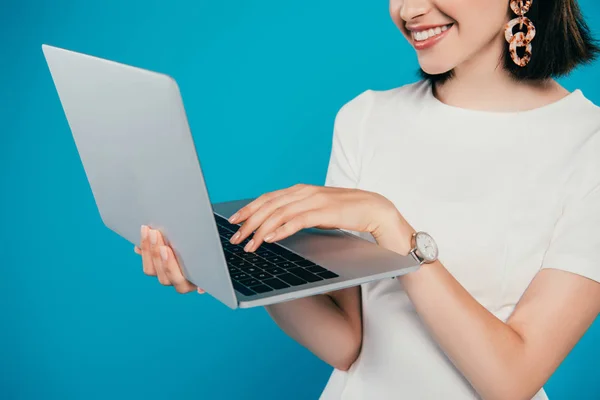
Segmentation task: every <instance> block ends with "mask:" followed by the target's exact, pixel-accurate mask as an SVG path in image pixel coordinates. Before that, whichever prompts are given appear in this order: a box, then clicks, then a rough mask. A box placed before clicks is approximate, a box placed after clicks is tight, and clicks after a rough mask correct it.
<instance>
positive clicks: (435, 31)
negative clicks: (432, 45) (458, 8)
mask: <svg viewBox="0 0 600 400" xmlns="http://www.w3.org/2000/svg"><path fill="white" fill-rule="evenodd" d="M452 25H453V24H448V25H444V26H437V27H435V28H429V29H424V30H422V31H411V36H412V38H413V40H414V41H415V42H423V41H425V40H427V39H432V38H435V37H436V36H439V35H441V34H442V33H444V32H446V31H447V30H448V29H450V28H451V27H452Z"/></svg>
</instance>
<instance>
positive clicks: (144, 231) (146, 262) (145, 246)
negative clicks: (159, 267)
mask: <svg viewBox="0 0 600 400" xmlns="http://www.w3.org/2000/svg"><path fill="white" fill-rule="evenodd" d="M149 233H150V228H148V227H147V226H146V225H142V228H141V235H142V241H141V243H140V244H141V246H142V266H143V269H144V273H145V274H146V275H148V276H156V268H155V267H154V263H153V262H152V257H151V255H150V240H149Z"/></svg>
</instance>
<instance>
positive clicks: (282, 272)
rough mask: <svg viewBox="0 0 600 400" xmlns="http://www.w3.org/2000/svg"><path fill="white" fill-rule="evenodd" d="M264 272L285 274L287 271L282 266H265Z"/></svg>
mask: <svg viewBox="0 0 600 400" xmlns="http://www.w3.org/2000/svg"><path fill="white" fill-rule="evenodd" d="M265 272H268V273H269V274H271V275H281V274H285V273H286V272H287V271H286V270H285V269H283V268H277V267H272V268H265Z"/></svg>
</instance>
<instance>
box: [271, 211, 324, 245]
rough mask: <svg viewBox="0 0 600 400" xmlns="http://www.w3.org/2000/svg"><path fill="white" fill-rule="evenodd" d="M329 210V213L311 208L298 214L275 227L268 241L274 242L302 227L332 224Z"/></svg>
mask: <svg viewBox="0 0 600 400" xmlns="http://www.w3.org/2000/svg"><path fill="white" fill-rule="evenodd" d="M332 221H333V220H332V218H331V211H329V213H328V212H327V211H323V210H311V211H307V212H305V213H302V214H299V215H297V216H295V217H294V218H292V219H291V220H289V221H288V222H287V223H285V224H283V225H282V226H280V227H279V228H277V229H276V230H275V231H274V232H272V233H271V235H268V236H269V240H268V242H269V243H271V242H276V241H278V240H281V239H284V238H286V237H289V236H292V235H293V234H295V233H297V232H298V231H300V230H302V229H307V228H313V227H316V226H319V227H320V226H326V227H331V226H332Z"/></svg>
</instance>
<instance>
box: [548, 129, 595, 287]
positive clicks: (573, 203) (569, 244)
mask: <svg viewBox="0 0 600 400" xmlns="http://www.w3.org/2000/svg"><path fill="white" fill-rule="evenodd" d="M591 141H592V142H595V143H591V144H590V145H589V146H586V147H587V150H586V152H585V157H583V160H584V168H582V171H581V172H580V173H579V174H578V175H579V176H578V178H577V188H576V189H574V190H573V193H572V194H571V195H570V196H569V199H568V203H567V204H566V205H565V208H564V211H563V214H562V216H561V218H560V219H559V221H558V223H557V224H556V227H555V229H554V235H553V238H552V241H551V243H550V246H549V248H548V251H547V252H546V255H545V258H544V262H543V264H542V268H553V269H560V270H563V271H568V272H572V273H575V274H578V275H581V276H584V277H586V278H589V279H592V280H595V281H597V282H600V161H599V160H600V133H598V134H596V135H595V137H594V138H593V139H591ZM582 156H583V154H582Z"/></svg>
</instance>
